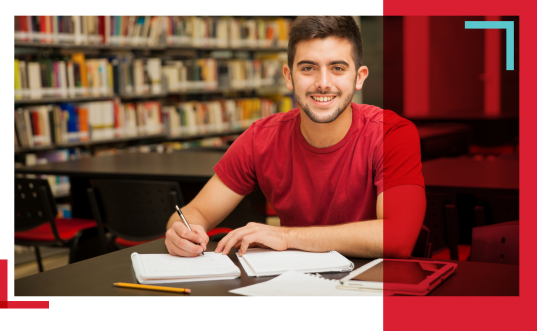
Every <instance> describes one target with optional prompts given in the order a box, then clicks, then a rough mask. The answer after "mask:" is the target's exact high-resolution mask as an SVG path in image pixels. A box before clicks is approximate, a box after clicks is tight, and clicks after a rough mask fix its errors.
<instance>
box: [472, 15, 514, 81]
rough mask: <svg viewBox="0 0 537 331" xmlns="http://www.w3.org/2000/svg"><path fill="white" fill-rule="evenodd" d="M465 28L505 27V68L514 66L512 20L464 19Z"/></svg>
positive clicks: (511, 68)
mask: <svg viewBox="0 0 537 331" xmlns="http://www.w3.org/2000/svg"><path fill="white" fill-rule="evenodd" d="M464 28H465V29H505V31H506V38H505V40H506V42H505V45H506V56H505V58H506V60H507V70H514V68H515V23H514V22H513V21H465V22H464Z"/></svg>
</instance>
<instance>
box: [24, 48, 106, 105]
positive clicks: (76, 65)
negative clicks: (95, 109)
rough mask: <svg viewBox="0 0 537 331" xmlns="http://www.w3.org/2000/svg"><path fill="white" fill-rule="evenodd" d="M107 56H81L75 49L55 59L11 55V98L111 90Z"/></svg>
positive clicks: (103, 94) (104, 93)
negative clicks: (12, 60) (35, 58)
mask: <svg viewBox="0 0 537 331" xmlns="http://www.w3.org/2000/svg"><path fill="white" fill-rule="evenodd" d="M113 84H114V78H113V76H112V66H111V64H110V63H109V61H108V59H102V58H98V59H88V60H86V59H85V56H84V54H82V53H75V54H73V55H72V56H71V58H67V57H64V58H62V59H59V60H58V61H56V60H52V59H50V58H49V59H43V60H39V61H29V62H27V61H24V60H19V59H15V100H21V99H43V98H54V97H56V98H68V97H77V96H93V97H99V96H107V95H112V94H113V91H114V85H113Z"/></svg>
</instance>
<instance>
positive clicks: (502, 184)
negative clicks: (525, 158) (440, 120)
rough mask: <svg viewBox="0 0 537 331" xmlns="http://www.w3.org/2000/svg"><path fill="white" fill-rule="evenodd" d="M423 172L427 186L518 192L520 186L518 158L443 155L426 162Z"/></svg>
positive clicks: (478, 192)
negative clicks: (476, 157)
mask: <svg viewBox="0 0 537 331" xmlns="http://www.w3.org/2000/svg"><path fill="white" fill-rule="evenodd" d="M422 173H423V178H424V179H425V187H426V188H427V190H429V189H432V188H434V189H438V188H440V189H443V190H447V191H453V193H475V194H481V193H482V194H488V193H491V191H497V192H494V193H495V194H501V193H505V194H518V190H519V161H518V160H508V159H495V160H484V161H477V160H472V159H459V158H439V159H435V160H431V161H425V162H423V168H422ZM446 193H448V192H446Z"/></svg>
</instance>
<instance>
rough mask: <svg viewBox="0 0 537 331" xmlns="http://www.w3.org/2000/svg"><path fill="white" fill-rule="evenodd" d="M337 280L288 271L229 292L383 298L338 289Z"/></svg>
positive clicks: (366, 292) (367, 293)
mask: <svg viewBox="0 0 537 331" xmlns="http://www.w3.org/2000/svg"><path fill="white" fill-rule="evenodd" d="M337 285H338V282H337V281H336V280H328V279H324V278H319V277H316V276H313V275H308V274H304V273H301V272H297V271H287V272H285V273H283V274H281V275H280V276H278V277H276V278H273V279H271V280H269V281H266V282H263V283H259V284H254V285H250V286H246V287H242V288H238V289H235V290H231V291H229V292H231V293H234V294H240V295H261V296H285V295H292V296H369V295H375V296H382V291H371V292H370V291H355V290H340V289H337Z"/></svg>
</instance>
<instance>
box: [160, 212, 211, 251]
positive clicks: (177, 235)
mask: <svg viewBox="0 0 537 331" xmlns="http://www.w3.org/2000/svg"><path fill="white" fill-rule="evenodd" d="M177 218H179V217H177ZM189 225H190V228H191V229H192V231H190V230H188V228H187V227H186V225H184V224H183V222H182V221H181V220H178V221H176V222H174V223H173V224H172V226H171V227H170V228H169V229H168V231H166V240H165V243H166V248H167V249H168V253H170V254H171V255H176V256H198V255H200V254H201V252H203V251H204V250H206V249H207V243H208V242H209V236H207V233H205V229H204V228H203V227H202V226H201V225H197V224H189ZM195 243H199V244H200V246H198V245H196V244H195Z"/></svg>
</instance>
